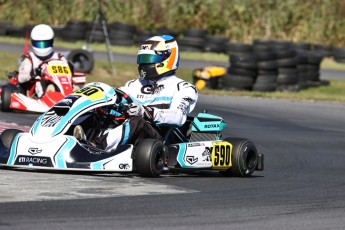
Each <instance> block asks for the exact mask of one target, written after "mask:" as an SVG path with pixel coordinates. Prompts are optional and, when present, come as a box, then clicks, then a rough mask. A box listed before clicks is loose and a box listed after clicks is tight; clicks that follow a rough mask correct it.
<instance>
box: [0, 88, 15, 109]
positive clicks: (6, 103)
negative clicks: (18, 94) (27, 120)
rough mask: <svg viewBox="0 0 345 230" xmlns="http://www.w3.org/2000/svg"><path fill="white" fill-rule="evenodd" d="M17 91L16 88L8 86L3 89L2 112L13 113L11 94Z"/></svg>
mask: <svg viewBox="0 0 345 230" xmlns="http://www.w3.org/2000/svg"><path fill="white" fill-rule="evenodd" d="M14 91H15V88H14V87H12V86H10V85H7V86H4V87H2V92H1V111H3V112H9V111H11V107H10V105H11V94H12V93H13V92H14Z"/></svg>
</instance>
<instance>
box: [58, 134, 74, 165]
mask: <svg viewBox="0 0 345 230" xmlns="http://www.w3.org/2000/svg"><path fill="white" fill-rule="evenodd" d="M66 138H67V140H66V142H65V143H64V144H63V145H62V147H61V148H60V149H59V151H58V153H57V154H56V156H55V162H56V166H57V167H58V168H60V169H65V168H67V166H66V160H65V156H64V153H65V152H67V153H69V152H70V151H71V149H73V147H74V146H75V144H76V140H75V139H74V138H72V137H66Z"/></svg>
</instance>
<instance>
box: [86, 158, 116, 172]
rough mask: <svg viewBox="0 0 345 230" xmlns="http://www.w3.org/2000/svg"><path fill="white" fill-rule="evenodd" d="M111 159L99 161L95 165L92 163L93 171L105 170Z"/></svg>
mask: <svg viewBox="0 0 345 230" xmlns="http://www.w3.org/2000/svg"><path fill="white" fill-rule="evenodd" d="M110 160H111V159H109V158H107V159H104V160H101V161H97V162H94V163H91V164H90V167H91V169H94V170H97V169H98V170H102V169H103V166H104V165H105V164H106V163H108V162H109V161H110Z"/></svg>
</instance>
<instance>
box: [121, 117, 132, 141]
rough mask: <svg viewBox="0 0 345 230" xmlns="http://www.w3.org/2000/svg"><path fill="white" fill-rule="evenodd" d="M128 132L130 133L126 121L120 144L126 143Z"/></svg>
mask: <svg viewBox="0 0 345 230" xmlns="http://www.w3.org/2000/svg"><path fill="white" fill-rule="evenodd" d="M130 131H131V128H130V126H129V121H126V123H125V134H124V135H123V140H122V143H121V144H122V145H124V144H126V143H127V141H128V137H129V132H130Z"/></svg>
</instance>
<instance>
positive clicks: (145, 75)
mask: <svg viewBox="0 0 345 230" xmlns="http://www.w3.org/2000/svg"><path fill="white" fill-rule="evenodd" d="M179 61H180V54H179V50H178V45H177V42H176V39H175V38H174V37H172V36H170V35H162V36H154V37H151V38H149V39H147V40H145V41H144V43H143V44H142V45H141V46H140V49H139V51H138V57H137V64H138V65H139V66H138V71H139V75H140V78H141V79H145V80H156V79H159V78H161V77H165V76H169V75H173V74H174V72H175V70H176V69H177V68H178V66H179Z"/></svg>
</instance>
